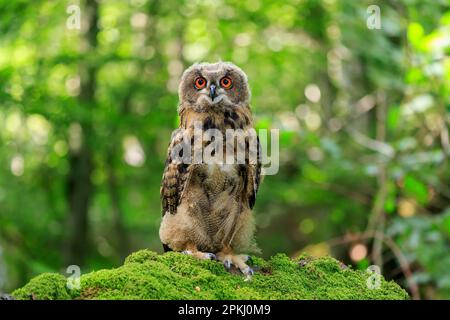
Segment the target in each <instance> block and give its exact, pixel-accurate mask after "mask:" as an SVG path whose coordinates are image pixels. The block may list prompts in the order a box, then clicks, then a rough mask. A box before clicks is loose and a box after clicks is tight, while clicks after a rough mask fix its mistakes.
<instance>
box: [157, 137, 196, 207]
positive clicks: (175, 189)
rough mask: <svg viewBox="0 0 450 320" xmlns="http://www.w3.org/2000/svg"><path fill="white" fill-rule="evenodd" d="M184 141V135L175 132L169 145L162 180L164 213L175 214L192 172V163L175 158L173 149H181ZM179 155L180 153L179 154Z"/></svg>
mask: <svg viewBox="0 0 450 320" xmlns="http://www.w3.org/2000/svg"><path fill="white" fill-rule="evenodd" d="M182 143H183V135H182V134H180V132H175V133H174V135H173V136H172V141H171V142H170V145H169V150H168V155H167V160H166V167H165V169H164V174H163V178H162V182H161V191H160V193H161V201H162V215H163V216H164V215H165V214H166V213H170V214H175V213H176V212H177V207H178V205H179V204H180V202H181V198H182V196H183V191H184V189H185V186H186V184H187V181H188V180H189V177H190V174H191V170H190V169H191V165H189V164H187V163H182V161H180V159H178V158H177V159H174V155H173V153H174V152H173V151H174V150H179V149H180V148H179V147H180V146H181V144H182ZM178 155H179V154H178Z"/></svg>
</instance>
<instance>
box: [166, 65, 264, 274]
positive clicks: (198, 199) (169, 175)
mask: <svg viewBox="0 0 450 320" xmlns="http://www.w3.org/2000/svg"><path fill="white" fill-rule="evenodd" d="M179 99H180V102H179V108H178V113H179V116H180V126H179V128H178V130H176V131H175V132H174V134H173V135H172V141H171V143H170V145H169V150H168V158H167V161H166V167H165V170H164V174H163V179H162V185H161V200H162V214H163V218H162V222H161V227H160V230H159V235H160V238H161V241H162V243H163V246H164V250H165V251H170V250H175V251H183V252H184V253H186V254H191V255H193V256H195V257H197V258H200V259H218V260H219V261H221V262H222V263H223V264H224V265H225V267H226V268H227V269H229V268H230V267H231V265H234V266H236V267H237V268H239V269H240V270H241V271H242V272H243V273H244V274H247V275H250V274H252V273H253V270H252V269H251V268H250V267H249V266H248V265H247V264H246V260H247V259H248V256H247V255H245V254H242V253H244V252H246V253H249V252H257V251H258V248H257V246H256V244H255V241H254V222H253V216H252V212H251V209H252V208H253V206H254V204H255V197H256V193H257V191H258V187H259V184H260V176H261V162H260V148H259V139H258V138H257V137H256V134H255V135H254V136H255V137H256V139H254V140H253V141H256V143H255V144H257V147H256V149H257V152H256V154H257V156H256V159H257V160H256V161H253V162H252V161H249V152H248V147H249V141H250V140H249V136H247V133H249V132H250V131H251V132H255V131H254V129H253V119H252V114H251V110H250V105H249V100H250V89H249V86H248V82H247V77H246V75H245V73H244V72H243V71H242V70H241V69H240V68H238V67H237V66H235V65H234V64H232V63H224V62H219V63H211V64H210V63H201V64H194V65H193V66H191V67H190V68H188V69H187V70H186V71H185V72H184V74H183V76H182V79H181V83H180V86H179ZM199 128H200V129H201V130H202V132H205V131H207V130H208V129H213V130H215V132H219V134H220V135H221V136H222V137H223V141H224V143H223V145H224V148H223V154H224V157H223V158H224V159H225V153H226V152H227V151H226V150H225V149H226V148H225V147H226V146H229V145H230V144H229V141H228V140H226V139H225V137H226V134H228V132H229V131H230V129H233V130H235V131H238V132H241V133H244V136H245V140H244V141H245V143H242V140H241V144H240V146H241V147H242V144H245V161H244V162H242V161H241V162H238V161H232V164H230V163H229V162H228V161H227V162H212V163H211V162H210V163H206V162H204V161H203V162H195V161H190V162H189V161H179V160H176V159H175V156H174V153H175V154H177V153H178V150H179V149H181V148H179V147H180V146H183V144H189V146H192V149H191V150H189V153H191V154H190V155H189V156H192V154H194V152H195V150H196V149H195V148H196V147H195V145H196V143H195V139H197V138H195V139H194V136H195V135H194V133H195V130H197V129H199ZM227 129H228V131H227ZM231 131H232V130H231ZM203 139H204V138H203ZM218 140H221V139H218ZM211 141H214V140H211ZM225 141H226V143H225ZM234 141H235V140H232V141H231V148H230V149H231V152H232V153H236V152H237V150H238V147H235V143H234ZM225 144H226V145H225ZM206 145H207V142H204V141H203V140H202V141H201V142H200V148H205V146H206ZM237 145H239V142H238V143H237ZM174 150H177V152H174ZM192 150H193V151H192ZM219 151H220V150H219ZM183 152H184V151H183ZM183 152H182V153H183ZM228 152H229V151H228ZM212 154H214V152H213V153H212ZM180 156H183V159H185V156H186V154H184V155H181V154H180ZM235 156H236V154H232V157H233V159H234V160H236V157H235ZM188 158H191V157H188ZM203 160H204V159H203Z"/></svg>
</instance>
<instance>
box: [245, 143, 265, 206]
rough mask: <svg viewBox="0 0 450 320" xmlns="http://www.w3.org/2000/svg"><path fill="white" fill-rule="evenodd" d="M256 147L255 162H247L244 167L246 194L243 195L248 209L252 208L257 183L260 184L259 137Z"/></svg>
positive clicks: (257, 187) (257, 186)
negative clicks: (245, 172)
mask: <svg viewBox="0 0 450 320" xmlns="http://www.w3.org/2000/svg"><path fill="white" fill-rule="evenodd" d="M257 142H258V147H257V163H256V164H249V165H247V167H246V171H247V174H246V176H247V177H246V178H247V181H246V185H247V187H246V188H245V190H246V194H245V195H244V196H245V197H246V198H247V200H248V206H249V207H250V209H253V207H254V205H255V201H256V194H257V193H258V190H259V185H260V184H261V180H262V176H261V145H260V143H259V138H258V139H257Z"/></svg>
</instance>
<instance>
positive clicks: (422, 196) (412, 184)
mask: <svg viewBox="0 0 450 320" xmlns="http://www.w3.org/2000/svg"><path fill="white" fill-rule="evenodd" d="M404 189H405V192H406V194H407V195H409V196H411V197H414V198H415V199H416V200H417V202H418V203H420V204H425V203H427V200H428V190H427V187H426V185H425V184H423V183H422V182H421V181H419V180H417V179H416V178H415V177H413V176H411V175H408V176H406V177H405V180H404Z"/></svg>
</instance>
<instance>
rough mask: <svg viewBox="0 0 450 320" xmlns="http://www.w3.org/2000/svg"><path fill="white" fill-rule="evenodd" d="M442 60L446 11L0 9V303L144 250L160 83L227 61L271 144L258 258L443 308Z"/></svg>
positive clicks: (220, 6) (156, 204) (157, 176)
mask: <svg viewBox="0 0 450 320" xmlns="http://www.w3.org/2000/svg"><path fill="white" fill-rule="evenodd" d="M372 4H375V5H378V6H379V8H380V9H381V12H380V14H381V29H369V28H368V26H367V19H369V17H370V16H371V15H372V14H373V13H371V12H368V11H367V8H368V7H369V5H372ZM70 5H76V6H79V8H80V9H81V10H80V16H81V28H80V29H76V28H75V29H74V28H73V26H74V21H73V20H71V19H72V18H73V15H74V14H76V11H77V10H76V8H77V7H70ZM74 8H75V9H74ZM75 25H76V23H75ZM449 52H450V5H449V2H448V1H447V0H435V1H432V0H429V1H423V0H389V1H388V0H386V1H376V0H373V1H350V0H348V1H337V0H324V1H318V0H291V1H283V2H272V1H268V0H250V1H238V0H230V1H226V0H189V1H188V0H185V1H168V0H167V1H157V0H129V1H119V0H115V1H113V0H111V1H107V0H102V1H93V0H87V1H79V2H78V1H40V0H35V1H25V0H17V1H8V0H0V146H1V149H0V291H4V292H9V291H10V290H12V289H13V288H16V287H18V286H20V285H23V284H24V283H25V282H26V281H28V280H29V279H30V278H31V277H32V276H34V275H37V274H39V273H42V272H46V271H53V272H54V271H59V272H62V273H65V271H66V267H67V266H68V265H71V264H76V265H80V266H81V269H82V272H83V273H86V272H90V271H92V270H95V269H99V268H107V267H113V266H117V265H119V264H121V262H122V260H123V258H124V257H125V256H126V255H127V254H129V253H130V252H132V251H135V250H137V249H140V248H150V249H151V250H155V251H158V252H161V251H162V247H161V244H160V242H159V238H158V228H159V223H160V217H161V212H160V200H159V187H160V181H161V176H162V171H163V166H164V161H165V157H166V150H167V145H168V143H169V139H170V135H171V132H172V130H173V129H174V128H176V126H177V121H178V120H177V113H176V107H177V101H178V97H177V85H178V81H179V78H180V75H181V73H182V71H183V70H184V69H185V68H186V67H187V66H189V65H191V64H192V63H193V62H197V61H210V62H214V61H217V60H224V61H227V60H228V61H233V62H234V63H236V64H237V65H239V66H240V67H242V69H243V70H245V72H246V73H247V74H248V76H249V81H250V85H251V88H252V93H253V99H252V107H253V111H254V114H255V119H256V124H257V127H258V128H268V129H270V128H279V129H280V138H281V139H280V171H279V173H278V174H277V175H274V176H267V177H266V179H265V181H264V183H263V185H262V187H261V189H260V192H259V194H258V199H257V202H256V210H255V214H256V217H257V222H258V232H257V239H258V243H259V244H260V247H261V248H262V250H263V255H264V257H269V256H271V255H273V254H275V253H277V252H285V253H287V254H288V255H290V256H296V255H298V254H299V253H300V252H305V251H306V252H309V253H311V254H314V255H326V254H330V255H332V256H334V257H336V258H338V259H341V260H342V261H344V262H345V263H347V264H351V265H352V266H353V267H354V268H360V269H363V270H364V269H366V268H367V267H368V266H369V265H371V264H376V265H378V266H380V267H381V268H382V272H383V274H384V275H385V276H386V277H387V278H389V279H394V280H395V281H397V282H398V283H399V284H400V285H402V286H403V287H404V288H406V289H407V290H408V291H409V292H410V294H411V295H412V297H414V298H421V299H450V245H449V243H450V242H449V237H450V183H449V182H450V166H449V155H450V142H449V126H450V98H449V97H450V57H449Z"/></svg>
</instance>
